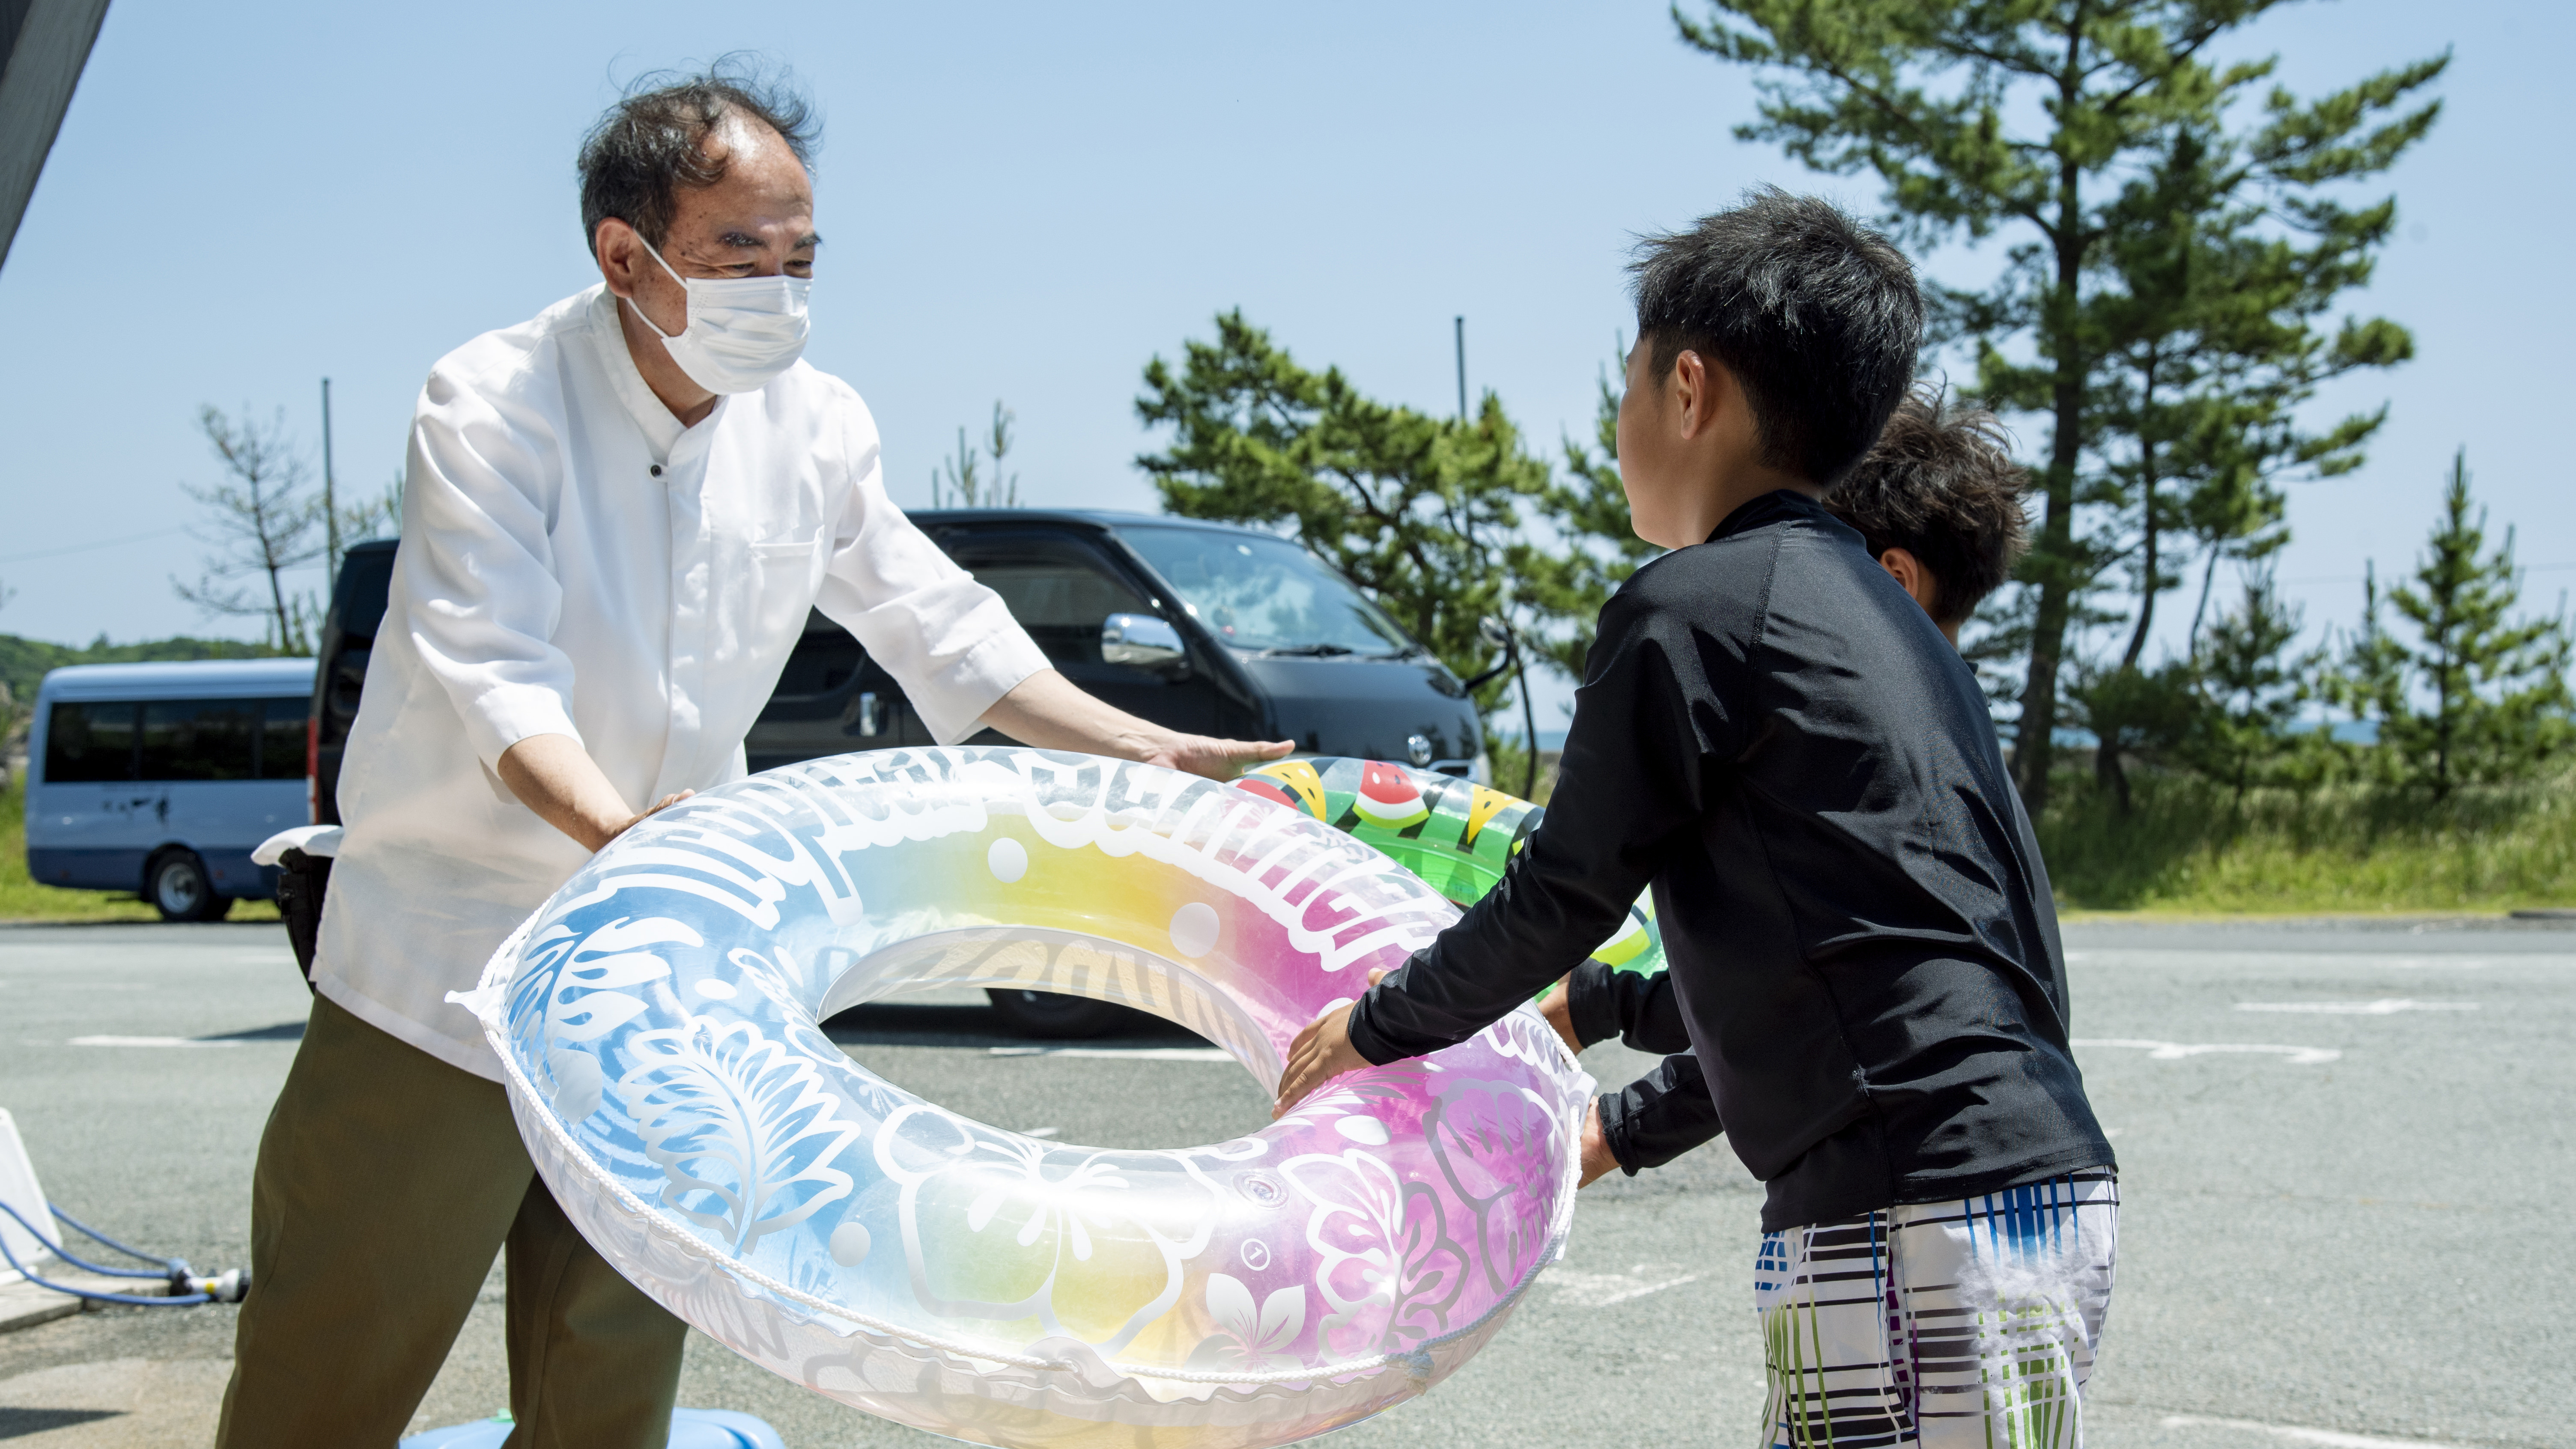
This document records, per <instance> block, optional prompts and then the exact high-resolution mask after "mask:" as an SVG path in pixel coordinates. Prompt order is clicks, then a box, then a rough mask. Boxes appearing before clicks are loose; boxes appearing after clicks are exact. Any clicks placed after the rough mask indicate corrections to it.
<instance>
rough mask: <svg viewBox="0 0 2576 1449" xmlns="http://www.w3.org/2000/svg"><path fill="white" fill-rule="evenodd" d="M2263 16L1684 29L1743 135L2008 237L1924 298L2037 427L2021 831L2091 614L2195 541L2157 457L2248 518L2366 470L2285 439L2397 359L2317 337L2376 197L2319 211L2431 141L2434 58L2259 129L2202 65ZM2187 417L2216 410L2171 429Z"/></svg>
mask: <svg viewBox="0 0 2576 1449" xmlns="http://www.w3.org/2000/svg"><path fill="white" fill-rule="evenodd" d="M2276 3H2279V0H2025V3H2018V4H2012V5H1997V4H1992V3H1985V0H1710V3H1709V8H1708V11H1707V16H1708V18H1707V19H1705V20H1693V19H1690V18H1688V17H1686V16H1684V15H1682V14H1681V13H1680V11H1679V10H1678V9H1676V11H1675V20H1676V23H1677V24H1678V25H1679V27H1680V30H1681V35H1682V38H1683V40H1684V41H1685V42H1687V43H1688V44H1690V45H1693V46H1695V47H1697V48H1699V49H1701V50H1704V51H1706V52H1708V53H1709V54H1711V55H1714V56H1716V57H1718V58H1719V59H1721V60H1724V61H1728V62H1731V63H1734V64H1738V65H1743V66H1747V67H1750V68H1752V69H1754V70H1755V71H1756V72H1757V74H1758V79H1757V81H1756V87H1757V90H1758V92H1759V94H1760V97H1761V118H1760V119H1759V120H1758V121H1757V122H1755V123H1754V124H1752V125H1749V126H1746V127H1743V128H1741V129H1740V130H1739V132H1738V134H1739V135H1741V136H1742V137H1743V138H1745V139H1747V140H1765V141H1774V142H1777V143H1779V144H1780V145H1781V146H1782V147H1783V149H1785V150H1786V151H1787V152H1788V153H1789V154H1790V155H1791V156H1792V157H1794V158H1796V159H1797V160H1799V161H1801V162H1804V163H1805V164H1807V165H1809V166H1812V167H1814V168H1815V169H1817V170H1819V171H1823V172H1826V173H1829V174H1833V175H1849V174H1852V173H1855V172H1861V171H1868V172H1871V173H1874V174H1875V175H1876V176H1877V177H1878V178H1879V180H1880V181H1881V182H1882V183H1883V186H1884V196H1885V199H1886V203H1887V206H1888V209H1889V212H1890V214H1891V217H1890V219H1891V222H1892V224H1893V225H1894V227H1895V229H1896V230H1897V231H1898V232H1899V234H1900V235H1902V236H1904V237H1905V238H1906V239H1907V240H1909V241H1912V242H1914V243H1916V244H1918V245H1919V246H1920V247H1924V248H1929V247H1931V246H1935V245H1939V244H1944V243H1949V242H1954V241H1960V240H1966V241H1983V240H1985V239H1987V238H1989V237H1996V236H2001V237H2004V238H2007V239H2008V240H2009V245H2008V246H2007V248H2006V250H2005V262H2006V265H2005V267H2004V269H2003V271H2002V274H2001V275H2000V276H1999V277H1998V279H1997V280H1996V281H1995V282H1994V283H1993V284H1992V285H1991V286H1988V287H1985V288H1982V289H1975V290H1962V289H1957V288H1947V287H1939V286H1934V287H1931V288H1929V289H1928V290H1929V292H1930V294H1931V298H1932V300H1933V302H1934V304H1935V313H1936V316H1937V317H1938V318H1939V319H1940V320H1941V322H1942V327H1941V328H1940V329H1939V330H1940V337H1939V338H1937V339H1936V340H1947V341H1951V342H1957V343H1963V344H1966V345H1968V346H1969V348H1970V349H1971V350H1972V351H1973V353H1974V355H1975V356H1976V358H1977V370H1978V377H1977V382H1976V385H1975V388H1974V392H1975V393H1976V394H1977V396H1978V397H1979V399H1980V400H1981V401H1983V402H1985V403H1987V404H1988V405H1989V406H1992V407H1994V408H1996V409H1997V410H1998V411H2018V412H2029V413H2036V414H2039V415H2041V416H2043V417H2045V418H2046V419H2047V420H2048V423H2049V435H2048V438H2049V440H2048V452H2047V457H2046V458H2045V460H2044V461H2042V462H2041V463H2039V464H2038V465H2037V466H2036V467H2035V469H2034V472H2035V473H2036V474H2037V476H2038V479H2039V485H2040V486H2039V491H2040V493H2041V494H2042V495H2043V496H2044V497H2045V499H2046V500H2047V507H2046V512H2045V515H2044V517H2043V518H2042V519H2041V520H2040V523H2039V527H2038V530H2037V537H2036V538H2035V539H2034V541H2033V546H2032V549H2031V552H2030V554H2029V555H2028V556H2027V557H2026V558H2025V559H2024V561H2023V564H2022V569H2021V583H2022V585H2023V587H2024V589H2025V591H2027V592H2028V593H2030V594H2031V595H2033V596H2034V597H2033V598H2032V599H2031V601H2030V603H2029V605H2028V607H2027V613H2026V617H2025V620H2024V623H2025V625H2026V628H2027V631H2028V632H2027V635H2026V636H2025V637H2026V638H2027V640H2028V650H2029V653H2028V659H2027V667H2026V671H2025V674H2024V679H2023V684H2022V689H2021V695H2020V700H2021V718H2022V720H2023V722H2024V723H2023V725H2022V726H2021V728H2020V729H2019V730H2018V731H2017V735H2018V738H2017V740H2016V744H2015V749H2014V767H2015V772H2016V774H2017V776H2018V779H2019V782H2020V785H2021V789H2022V794H2023V797H2024V799H2025V800H2026V801H2027V802H2028V804H2029V807H2030V809H2031V810H2032V811H2033V812H2037V811H2039V810H2040V809H2041V808H2042V807H2043V805H2044V803H2045V801H2046V797H2047V790H2048V775H2049V768H2050V763H2051V760H2052V758H2053V755H2054V749H2055V746H2054V743H2053V734H2052V726H2053V725H2054V724H2055V723H2056V721H2057V719H2058V716H2059V695H2060V689H2059V678H2058V676H2059V671H2060V666H2061V663H2062V662H2066V661H2068V660H2069V659H2070V657H2071V656H2070V652H2069V646H2070V644H2071V643H2073V642H2074V640H2075V638H2076V637H2077V636H2079V635H2080V634H2081V632H2082V621H2083V618H2084V613H2085V598H2086V595H2087V594H2088V593H2091V592H2092V591H2094V590H2096V589H2097V588H2098V587H2099V586H2100V583H2101V579H2102V575H2103V573H2104V571H2105V570H2106V569H2109V568H2112V567H2114V566H2115V565H2117V564H2119V563H2120V562H2121V561H2123V560H2129V561H2130V563H2131V568H2132V572H2133V576H2134V578H2135V581H2136V584H2137V586H2138V587H2139V588H2140V589H2141V590H2143V591H2144V594H2145V597H2146V599H2147V600H2148V601H2150V602H2151V601H2152V599H2153V597H2154V596H2155V595H2156V594H2157V593H2159V592H2161V591H2162V590H2163V589H2165V588H2166V587H2168V586H2169V582H2168V581H2169V579H2170V577H2171V572H2170V570H2169V569H2168V567H2167V565H2166V562H2165V559H2164V558H2163V557H2162V556H2159V557H2157V558H2156V559H2154V560H2153V561H2149V560H2148V559H2147V558H2146V556H2145V552H2146V548H2147V547H2148V545H2149V543H2150V541H2151V540H2153V539H2155V538H2157V537H2158V536H2159V535H2161V533H2162V532H2163V531H2164V530H2165V529H2166V528H2168V527H2169V526H2171V525H2172V523H2173V521H2174V520H2176V519H2177V518H2180V519H2183V520H2185V526H2186V527H2189V526H2192V525H2191V524H2190V522H2189V519H2190V516H2191V515H2190V511H2189V510H2184V509H2181V508H2180V507H2179V505H2180V503H2181V502H2182V500H2181V499H2180V498H2177V499H2176V500H2174V502H2173V503H2172V504H2170V505H2169V504H2168V503H2167V502H2165V501H2164V500H2163V499H2162V497H2161V490H2162V485H2163V480H2164V479H2166V478H2170V477H2174V476H2177V475H2175V474H2171V473H2167V472H2165V471H2164V469H2165V466H2166V461H2165V459H2166V457H2167V456H2169V455H2166V454H2165V453H2164V451H2163V450H2164V449H2165V448H2166V447H2167V445H2168V444H2171V445H2173V446H2174V447H2175V448H2177V449H2181V448H2183V447H2184V445H2190V446H2191V447H2193V448H2197V449H2200V450H2202V451H2203V452H2205V453H2206V454H2207V456H2206V457H2204V458H2200V459H2197V460H2195V459H2192V458H2191V457H2190V456H2189V454H2188V452H2182V453H2177V454H2174V455H2170V456H2172V458H2173V461H2174V462H2176V463H2186V462H2187V463H2189V464H2190V467H2189V468H2188V469H2186V473H2189V472H2191V471H2194V470H2197V471H2198V472H2199V473H2200V474H2201V475H2203V476H2201V477H2198V478H2186V481H2185V482H2184V484H2183V485H2182V486H2183V487H2184V488H2185V489H2188V490H2191V491H2193V492H2196V491H2197V490H2198V489H2199V488H2200V487H2201V486H2203V484H2204V483H2208V484H2210V485H2213V486H2222V487H2225V488H2233V489H2235V490H2237V491H2238V492H2239V494H2240V495H2241V496H2243V497H2245V498H2249V499H2253V500H2255V501H2259V493H2258V492H2255V491H2250V490H2251V489H2252V485H2254V484H2257V483H2259V482H2261V481H2262V480H2263V479H2264V478H2266V477H2268V476H2269V475H2270V474H2271V473H2272V472H2275V471H2278V470H2280V469H2282V468H2285V467H2292V466H2297V465H2298V461H2299V459H2300V458H2301V456H2302V455H2303V454H2311V453H2314V452H2315V450H2317V449H2318V448H2320V447H2323V448H2324V451H2325V454H2331V453H2332V452H2333V451H2334V441H2335V439H2337V438H2343V439H2345V440H2347V443H2346V447H2347V450H2348V448H2349V447H2354V446H2358V444H2359V442H2360V440H2361V439H2362V438H2363V437H2366V436H2367V434H2368V431H2369V428H2370V426H2373V425H2375V424H2374V423H2372V421H2371V417H2370V415H2367V414H2365V415H2363V416H2362V417H2361V418H2360V419H2346V420H2344V422H2342V423H2339V424H2336V425H2334V426H2333V427H2331V428H2329V429H2328V432H2327V434H2326V435H2325V436H2323V437H2321V438H2308V437H2305V436H2303V435H2302V434H2301V433H2300V432H2299V430H2298V428H2297V426H2296V406H2295V405H2296V403H2297V402H2298V401H2300V400H2301V399H2303V398H2304V397H2305V396H2306V395H2307V394H2308V393H2309V392H2311V391H2313V389H2314V387H2315V385H2316V383H2317V381H2318V380H2320V379H2321V378H2322V377H2325V376H2330V375H2331V374H2332V372H2333V371H2335V370H2339V369H2343V368H2348V367H2356V366H2378V365H2384V364H2385V363H2386V362H2389V361H2393V360H2395V359H2396V358H2398V357H2401V356H2403V355H2404V353H2405V350H2406V341H2405V337H2404V333H2403V332H2402V330H2400V329H2397V328H2396V327H2395V326H2394V325H2393V324H2390V323H2387V322H2382V321H2370V322H2363V321H2353V320H2346V321H2344V322H2343V323H2342V324H2340V326H2336V327H2327V326H2325V325H2324V321H2323V313H2324V312H2325V311H2326V310H2327V308H2328V307H2329V306H2330V305H2331V303H2332V301H2333V299H2334V298H2335V297H2336V296H2337V295H2339V294H2340V293H2342V292H2343V291H2345V290H2346V289H2348V288H2350V287H2354V286H2358V285H2360V284H2362V283H2363V282H2365V281H2366V280H2367V279H2368V277H2369V273H2370V264H2371V260H2372V258H2373V256H2374V255H2375V253H2376V251H2377V249H2378V248H2379V246H2380V245H2381V244H2382V243H2384V242H2385V240H2386V239H2387V237H2388V235H2389V231H2390V228H2391V226H2392V224H2393V222H2394V220H2395V207H2394V203H2393V202H2391V201H2387V200H2381V201H2379V202H2377V203H2374V204H2367V205H2362V206H2358V207H2352V206H2347V205H2345V204H2343V203H2342V202H2341V201H2339V200H2337V199H2335V197H2334V195H2333V193H2334V191H2335V190H2336V189H2337V188H2338V187H2339V186H2340V184H2342V183H2345V182H2349V181H2353V180H2357V179H2362V178H2367V177H2370V176H2374V175H2377V174H2379V173H2381V172H2384V171H2385V170H2386V169H2387V168H2388V167H2389V166H2390V165H2392V164H2393V163H2394V162H2395V161H2396V160H2397V158H2398V156H2399V155H2400V154H2402V153H2403V152H2404V151H2405V150H2406V149H2407V148H2408V147H2410V146H2412V145H2413V144H2414V143H2415V142H2416V141H2417V140H2420V139H2421V138H2422V137H2423V136H2424V134H2425V133H2426V132H2427V131H2428V130H2429V129H2430V128H2431V126H2432V124H2433V120H2434V117H2435V115H2436V113H2437V107H2436V106H2434V105H2431V104H2420V105H2419V104H2416V93H2417V92H2418V91H2419V90H2420V88H2421V87H2423V86H2424V85H2426V84H2427V83H2429V82H2430V81H2431V80H2432V79H2433V78H2434V77H2435V76H2437V75H2439V74H2440V73H2441V71H2442V69H2443V67H2444V65H2445V64H2446V63H2447V61H2448V57H2447V56H2441V57H2434V58H2431V59H2428V60H2423V61H2418V62H2415V63H2413V64H2411V65H2406V66H2401V67H2398V68H2396V69H2393V70H2389V71H2384V72H2382V73H2380V74H2378V75H2375V76H2372V77H2370V78H2368V79H2366V80H2363V81H2362V82H2360V83H2359V84H2357V85H2354V86H2351V87H2348V88H2346V89H2344V90H2341V91H2337V92H2334V93H2332V94H2330V95H2326V96H2323V97H2320V98H2318V99H2316V100H2313V101H2302V100H2300V99H2299V98H2297V97H2295V96H2293V95H2291V94H2290V93H2288V92H2287V91H2286V90H2283V89H2280V88H2278V87H2274V88H2272V89H2271V90H2270V91H2269V92H2268V94H2266V95H2265V96H2264V98H2263V99H2262V101H2261V102H2260V104H2259V106H2247V105H2245V104H2243V103H2245V102H2247V101H2249V100H2251V99H2252V95H2251V93H2252V91H2253V90H2254V88H2255V87H2257V86H2259V85H2261V84H2262V83H2264V82H2265V81H2267V80H2268V79H2269V77H2270V76H2271V73H2272V69H2273V62H2272V61H2270V60H2266V59H2254V60H2240V61H2229V62H2222V61H2218V60H2214V59H2212V58H2211V52H2212V51H2213V50H2214V49H2216V48H2218V47H2219V46H2221V45H2222V44H2225V43H2228V42H2229V41H2230V40H2232V33H2233V32H2236V31H2238V30H2240V29H2241V28H2242V27H2244V26H2246V25H2248V24H2250V23H2251V22H2253V21H2254V20H2256V19H2257V18H2259V17H2260V16H2261V15H2262V14H2263V13H2264V12H2266V11H2268V10H2269V9H2271V8H2272V6H2273V5H2274V4H2276ZM2239 117H2246V118H2247V119H2246V120H2245V121H2244V122H2243V123H2241V124H2240V123H2239V122H2238V118H2239ZM2160 169H2161V170H2162V172H2163V173H2164V174H2162V175H2156V174H2153V173H2156V172H2158V171H2159V170H2160ZM2142 173H2144V174H2145V179H2144V180H2143V181H2141V180H2140V179H2139V178H2140V177H2141V175H2142ZM2138 239H2143V240H2144V243H2145V244H2143V245H2140V246H2136V247H2130V248H2127V249H2125V250H2123V249H2122V248H2121V245H2120V244H2122V243H2124V242H2127V241H2131V240H2138ZM2160 250H2161V251H2162V252H2163V253H2164V254H2165V255H2162V256H2161V257H2160V256H2159V255H2157V253H2158V252H2159V251H2160ZM2213 269H2215V270H2213ZM2258 281H2259V282H2261V285H2255V283H2256V282H2258ZM2221 304H2226V305H2221ZM2258 324H2259V325H2258ZM2195 354H2196V355H2197V356H2198V359H2199V361H2198V363H2197V367H2198V375H2197V376H2196V377H2193V378H2190V379H2187V380H2183V381H2179V382H2178V381H2176V380H2175V377H2174V374H2173V373H2172V372H2171V371H2170V369H2172V368H2173V367H2175V366H2177V365H2179V364H2180V363H2181V362H2182V361H2183V360H2184V359H2185V358H2186V357H2187V356H2189V355H2195ZM2195 397H2197V398H2199V399H2201V400H2202V402H2204V403H2206V402H2212V401H2214V402H2216V403H2219V404H2223V405H2224V406H2223V407H2220V408H2217V409H2215V410H2214V411H2213V410H2212V409H2210V408H2207V407H2202V406H2199V405H2197V404H2195V405H2194V406H2192V407H2186V408H2184V410H2183V411H2182V412H2181V413H2179V414H2167V413H2165V412H2164V411H2162V409H2164V408H2165V407H2166V405H2167V404H2168V403H2171V404H2176V405H2179V404H2183V403H2188V402H2190V401H2191V400H2192V399H2193V398H2195ZM2195 414H2198V416H2195ZM2231 415H2232V418H2233V421H2232V422H2231V421H2230V417H2231ZM2231 437H2232V440H2231ZM2142 444H2143V447H2142ZM2149 454H2153V455H2154V456H2148V455H2149ZM2312 461H2313V462H2315V463H2318V464H2322V463H2323V462H2324V461H2325V456H2324V454H2319V455H2317V456H2315V457H2314V458H2313V459H2312ZM2240 512H2241V510H2240ZM2261 512H2262V510H2261V509H2260V508H2257V509H2255V510H2253V514H2254V518H2255V520H2257V521H2259V516H2260V514H2261ZM2229 513H2230V510H2227V509H2204V510H2201V511H2200V515H2199V517H2200V521H2201V522H2203V523H2216V524H2219V525H2221V526H2222V531H2221V533H2220V545H2221V546H2224V545H2225V542H2226V541H2227V539H2229V538H2230V537H2232V536H2233V535H2232V534H2229V533H2227V532H2226V530H2228V529H2233V528H2236V527H2238V526H2239V525H2241V524H2243V523H2244V522H2246V521H2248V520H2247V519H2245V518H2242V517H2240V518H2238V519H2237V520H2236V522H2234V523H2230V522H2228V521H2227V520H2228V516H2229ZM2258 531H2259V529H2258ZM2133 633H2134V635H2135V637H2136V639H2137V640H2138V641H2139V643H2140V644H2141V645H2142V644H2143V640H2144V632H2143V631H2142V630H2140V631H2133ZM2128 657H2129V658H2130V659H2131V661H2132V663H2134V659H2135V651H2134V650H2133V651H2130V653H2129V655H2128Z"/></svg>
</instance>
